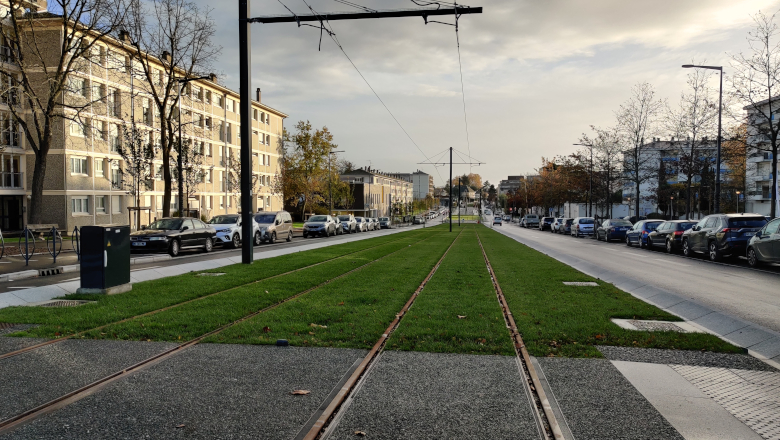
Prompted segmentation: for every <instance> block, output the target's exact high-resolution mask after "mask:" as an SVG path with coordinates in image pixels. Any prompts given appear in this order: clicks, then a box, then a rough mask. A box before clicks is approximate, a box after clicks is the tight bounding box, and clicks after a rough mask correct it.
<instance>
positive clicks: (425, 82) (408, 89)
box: [193, 0, 780, 186]
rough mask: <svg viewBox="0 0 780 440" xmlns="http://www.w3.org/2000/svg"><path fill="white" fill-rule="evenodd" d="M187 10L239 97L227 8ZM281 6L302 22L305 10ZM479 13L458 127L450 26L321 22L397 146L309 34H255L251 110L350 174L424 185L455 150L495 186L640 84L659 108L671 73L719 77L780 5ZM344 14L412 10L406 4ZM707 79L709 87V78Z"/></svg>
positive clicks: (209, 3) (206, 5)
mask: <svg viewBox="0 0 780 440" xmlns="http://www.w3.org/2000/svg"><path fill="white" fill-rule="evenodd" d="M193 1H194V2H195V3H197V4H198V5H199V6H200V7H201V8H203V9H204V10H208V13H209V16H210V17H212V18H213V19H214V20H215V23H216V26H217V31H216V35H215V38H214V43H215V44H216V45H218V46H221V47H222V50H221V52H220V56H219V57H218V59H215V60H214V62H213V65H212V66H211V70H213V71H214V72H216V73H217V74H218V75H219V81H220V82H221V83H222V84H225V85H227V86H228V87H230V88H232V89H234V90H238V83H239V69H238V62H239V60H238V47H237V46H238V44H237V43H238V29H237V26H236V21H237V17H238V15H237V14H238V12H237V3H238V2H236V1H226V0H220V1H214V0H193ZM281 1H282V2H284V5H286V6H287V7H289V8H290V9H292V10H293V11H294V12H295V13H297V14H307V13H310V12H309V10H308V8H307V7H306V4H305V2H304V0H281ZM307 1H308V4H309V5H311V7H312V8H313V9H314V10H316V11H317V12H319V13H322V12H327V11H330V12H333V11H357V9H354V8H351V7H350V6H347V5H344V4H341V3H338V2H336V1H335V0H307ZM478 1H479V0H469V3H468V5H469V6H481V7H483V13H482V14H479V15H463V16H461V18H460V21H459V24H460V26H459V38H460V54H461V63H462V64H461V65H462V71H463V90H464V91H465V103H466V117H465V118H464V108H463V95H462V94H461V77H460V73H459V63H458V51H457V45H456V35H455V28H454V27H453V26H446V25H441V24H428V25H427V26H426V25H425V24H424V22H423V19H422V18H417V17H412V18H390V19H376V20H357V21H334V22H331V23H330V24H331V28H332V29H333V30H334V32H335V33H336V35H337V38H338V40H339V41H340V42H341V44H342V47H343V48H344V51H345V52H346V53H347V55H349V57H350V58H351V59H352V61H353V62H354V63H355V65H356V66H357V68H358V69H359V70H360V72H361V73H362V74H363V76H364V77H365V78H366V80H367V81H368V82H369V83H370V85H371V86H372V87H373V89H374V90H375V91H376V93H377V94H378V95H379V96H380V97H381V99H382V100H383V101H384V103H385V104H386V105H387V107H388V108H389V109H390V111H391V112H392V114H393V115H394V116H395V118H397V120H398V121H399V122H400V124H401V125H402V126H403V128H404V129H405V130H406V132H408V134H409V137H407V135H406V134H405V133H404V131H403V130H402V129H401V128H400V127H399V125H398V124H397V123H396V122H395V121H394V119H393V117H392V116H391V115H390V114H389V113H388V111H387V110H386V109H385V108H384V107H383V105H382V103H381V102H380V101H379V100H378V99H377V97H376V96H375V95H374V94H373V93H372V91H371V89H370V88H369V87H368V85H366V83H365V82H364V81H363V79H361V77H360V75H359V74H358V72H357V71H356V70H355V68H353V66H352V65H351V64H350V62H349V60H348V59H347V58H346V57H345V56H344V54H343V53H342V52H341V50H340V49H339V48H338V47H337V46H336V44H334V42H333V41H331V40H330V38H328V37H327V35H325V37H323V40H322V50H321V51H318V45H319V39H320V32H319V30H318V29H314V28H311V27H301V28H298V27H297V25H296V24H295V23H281V24H254V25H253V27H252V29H251V32H252V90H254V89H255V88H257V87H260V88H261V89H262V100H263V103H264V104H266V105H269V106H271V107H273V108H275V109H278V110H280V111H282V112H284V113H286V114H288V115H289V118H288V119H287V120H286V121H285V127H286V128H288V129H291V128H293V126H294V125H295V123H296V122H297V121H299V120H307V121H310V122H311V124H312V125H313V126H314V127H323V126H326V127H328V129H329V130H330V131H331V132H332V133H333V135H334V140H335V142H336V143H337V144H338V149H339V150H344V153H341V154H340V156H341V157H343V158H345V159H347V160H350V161H351V162H353V163H354V164H355V165H356V166H358V167H363V166H369V165H370V166H371V167H372V168H375V169H378V170H380V171H384V172H412V171H415V170H417V169H420V170H422V171H425V172H428V173H429V174H432V175H433V176H434V179H435V182H436V185H437V186H438V185H441V184H442V183H443V182H445V181H446V178H447V176H448V173H449V169H448V167H444V166H439V167H436V166H433V165H427V164H420V163H421V162H430V161H435V162H441V161H442V160H441V158H442V157H443V156H442V155H441V153H443V152H445V151H446V150H447V149H448V148H450V147H452V148H454V149H455V150H457V151H459V152H462V153H463V154H461V156H462V159H463V160H461V159H460V158H458V157H457V156H456V157H455V162H472V161H473V162H482V164H481V165H478V166H471V167H470V166H469V165H455V166H454V173H455V174H462V173H468V172H474V173H478V174H480V175H481V176H482V177H483V180H484V179H487V180H489V181H490V182H491V183H495V184H498V182H499V181H500V180H502V179H506V178H507V176H508V175H518V174H532V173H534V170H535V169H537V168H539V166H540V165H541V160H542V157H553V156H556V155H565V154H569V153H572V152H573V151H574V150H575V149H577V148H578V147H575V146H572V144H573V143H576V142H578V140H579V138H580V137H581V135H582V133H587V132H589V131H590V126H591V125H596V126H601V127H608V126H611V125H614V123H615V116H614V113H615V111H616V110H617V109H618V107H619V105H620V104H621V103H622V102H624V101H625V100H627V99H628V97H629V93H630V90H631V87H632V86H633V85H634V84H636V83H639V82H649V83H651V84H652V85H653V86H654V87H655V88H656V90H657V92H658V95H659V96H660V97H661V98H667V99H668V100H669V103H670V105H671V104H675V103H676V102H677V101H678V100H679V96H680V93H681V92H683V90H684V88H685V80H686V74H688V73H689V71H687V70H684V69H682V68H681V67H680V66H681V65H682V64H687V63H690V62H691V61H692V60H695V62H696V63H697V64H698V63H702V64H704V63H706V64H709V65H723V66H725V67H724V69H725V71H726V78H727V77H728V71H729V68H728V65H729V60H730V56H731V55H733V54H737V53H739V52H745V51H747V50H748V45H747V41H746V38H747V36H748V32H749V31H750V30H751V29H752V27H753V19H752V16H753V15H755V14H756V13H757V12H758V11H762V12H764V13H768V14H770V15H771V14H773V13H775V12H777V11H778V10H779V9H780V0H745V1H738V0H707V1H698V0H654V1H652V2H639V1H625V0H591V1H584V0H520V1H519V0H481V2H478ZM251 3H252V16H260V15H276V14H289V12H288V11H287V10H286V9H285V8H284V6H283V5H282V4H281V2H280V1H278V0H277V1H272V0H263V1H260V0H251ZM353 3H357V4H360V5H363V6H367V7H370V8H374V9H401V8H415V7H417V6H415V5H414V4H413V3H412V2H411V1H410V0H382V1H375V0H354V1H353ZM440 20H441V21H447V22H450V23H452V22H454V19H453V18H452V17H442V18H440ZM711 81H713V87H716V86H717V81H718V78H717V76H713V77H712V79H711ZM466 123H467V124H468V136H467V130H466ZM410 137H411V140H410ZM415 144H416V145H415ZM469 152H470V156H471V157H472V159H468V154H469ZM445 159H446V157H445Z"/></svg>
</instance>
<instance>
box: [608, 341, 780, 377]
mask: <svg viewBox="0 0 780 440" xmlns="http://www.w3.org/2000/svg"><path fill="white" fill-rule="evenodd" d="M596 348H598V350H599V351H600V352H601V354H603V355H604V357H605V358H607V359H609V360H611V361H628V362H646V363H651V364H667V365H695V366H700V367H718V368H735V369H738V370H757V371H775V372H776V371H777V369H775V368H774V367H772V366H771V365H769V364H766V363H764V362H761V361H760V360H759V359H756V358H754V357H752V356H750V355H747V354H729V353H710V352H701V351H690V350H662V349H660V348H634V347H611V346H605V345H599V346H596Z"/></svg>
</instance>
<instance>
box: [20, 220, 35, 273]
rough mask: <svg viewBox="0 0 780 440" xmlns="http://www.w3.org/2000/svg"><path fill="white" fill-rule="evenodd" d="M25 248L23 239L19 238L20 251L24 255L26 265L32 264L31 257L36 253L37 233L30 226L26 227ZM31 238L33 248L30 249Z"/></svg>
mask: <svg viewBox="0 0 780 440" xmlns="http://www.w3.org/2000/svg"><path fill="white" fill-rule="evenodd" d="M22 233H23V234H24V250H22V240H19V253H20V254H22V256H23V257H24V265H25V266H29V265H30V258H32V256H33V255H35V234H33V231H31V230H30V229H29V228H26V227H25V228H24V231H23V232H22ZM30 239H32V250H31V249H30Z"/></svg>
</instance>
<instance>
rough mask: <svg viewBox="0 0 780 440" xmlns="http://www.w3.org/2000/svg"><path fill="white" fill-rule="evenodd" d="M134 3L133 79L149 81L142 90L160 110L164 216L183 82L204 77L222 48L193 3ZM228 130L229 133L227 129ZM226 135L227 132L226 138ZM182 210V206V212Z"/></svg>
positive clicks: (131, 35)
mask: <svg viewBox="0 0 780 440" xmlns="http://www.w3.org/2000/svg"><path fill="white" fill-rule="evenodd" d="M144 3H148V4H149V5H150V6H148V7H147V6H145V5H144V4H142V3H141V1H140V0H131V7H130V8H129V11H128V15H129V20H128V21H129V26H128V33H129V36H128V37H129V44H130V46H131V47H132V58H133V61H134V62H133V66H132V69H133V72H132V75H136V76H141V77H143V78H144V81H143V84H142V87H143V88H145V90H144V92H145V94H146V95H148V96H149V99H150V100H151V101H152V105H153V106H154V109H155V113H156V116H157V119H158V120H155V121H149V122H151V123H152V124H154V126H155V128H159V130H160V133H159V136H160V142H159V144H160V148H161V153H162V161H163V166H162V169H163V182H164V193H163V215H164V216H169V215H170V209H171V208H170V207H171V192H172V184H171V182H172V177H173V174H172V172H171V157H172V156H171V152H172V151H173V149H174V148H173V147H174V146H175V145H176V142H175V140H174V138H175V136H176V129H177V128H178V125H177V121H176V120H177V117H178V111H177V110H176V109H177V105H178V102H179V99H181V97H180V93H179V92H180V87H181V84H180V83H179V82H178V81H176V80H178V79H184V78H192V77H195V76H201V75H203V74H205V73H206V72H208V71H209V68H210V63H211V61H212V60H213V59H214V58H215V56H216V55H217V53H219V51H220V50H221V47H217V46H215V45H213V43H212V37H213V36H214V34H215V32H216V26H215V24H214V20H213V19H211V18H210V12H211V11H210V10H201V9H200V8H198V6H197V5H196V4H195V3H193V2H190V1H187V0H147V1H146V2H144ZM223 130H224V128H223ZM223 135H224V133H223ZM179 209H181V207H179Z"/></svg>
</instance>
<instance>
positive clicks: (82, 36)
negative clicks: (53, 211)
mask: <svg viewBox="0 0 780 440" xmlns="http://www.w3.org/2000/svg"><path fill="white" fill-rule="evenodd" d="M8 3H9V7H8V9H7V13H6V15H5V17H3V21H4V23H3V26H0V34H1V35H2V39H3V41H4V44H5V45H6V46H7V47H8V51H7V52H4V53H2V57H3V61H4V62H3V63H1V64H0V80H2V81H1V82H2V84H0V100H2V102H3V103H5V104H7V105H8V110H9V115H10V116H9V120H7V121H3V124H4V125H6V126H9V127H11V130H10V131H11V132H13V133H14V135H13V136H11V137H10V138H9V140H12V141H14V142H18V140H19V137H20V136H23V137H24V140H25V142H26V144H27V146H28V147H29V148H30V149H31V150H32V152H33V153H34V156H35V159H34V160H35V164H34V168H33V175H32V182H31V183H32V184H31V187H30V192H31V199H30V204H29V206H28V222H29V223H44V217H45V211H44V203H43V190H44V182H45V180H46V168H47V164H48V155H49V152H50V151H51V149H52V146H53V143H54V142H55V141H56V140H55V139H56V138H55V130H57V128H58V127H62V126H64V125H66V124H67V123H68V122H71V123H75V124H79V125H80V126H81V127H86V126H85V120H84V119H83V118H82V117H81V115H82V113H84V112H86V111H89V110H90V108H91V105H92V104H93V103H94V102H96V101H100V100H102V99H103V98H104V97H102V96H94V92H93V90H91V89H90V88H87V87H86V86H85V84H87V82H86V79H85V77H82V76H80V75H79V74H78V72H79V71H85V70H86V69H87V66H88V63H89V62H91V61H92V62H97V60H95V59H94V58H93V57H92V55H93V54H94V52H95V49H96V48H97V47H96V43H97V42H98V41H100V40H101V39H103V38H104V37H105V36H107V35H110V34H112V33H114V32H115V31H116V30H117V29H119V27H121V25H122V23H123V21H124V18H125V1H124V0H52V1H50V2H49V8H50V9H52V10H57V11H58V14H52V13H49V12H38V11H37V10H36V9H35V8H34V7H31V6H30V2H28V1H23V0H8ZM52 28H59V30H58V31H57V34H56V35H57V45H56V46H55V47H52V46H53V45H52V44H51V43H49V42H50V41H51V39H50V37H51V35H52ZM88 129H89V128H88V127H87V128H84V130H88ZM16 146H18V144H16ZM57 148H60V147H57Z"/></svg>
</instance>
